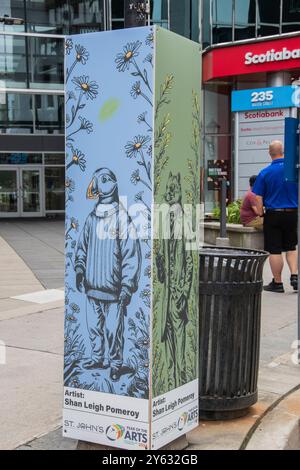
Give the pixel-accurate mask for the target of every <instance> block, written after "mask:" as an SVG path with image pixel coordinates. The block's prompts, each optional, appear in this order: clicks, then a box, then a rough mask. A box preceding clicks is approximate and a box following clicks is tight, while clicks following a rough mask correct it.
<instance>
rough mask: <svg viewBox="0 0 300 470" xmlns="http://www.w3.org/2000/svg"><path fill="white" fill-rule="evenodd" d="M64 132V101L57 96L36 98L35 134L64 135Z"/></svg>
mask: <svg viewBox="0 0 300 470" xmlns="http://www.w3.org/2000/svg"><path fill="white" fill-rule="evenodd" d="M63 132H64V99H63V96H59V95H58V96H57V95H36V96H35V133H36V134H62V133H63Z"/></svg>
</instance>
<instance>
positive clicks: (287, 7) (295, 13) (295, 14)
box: [282, 0, 300, 33]
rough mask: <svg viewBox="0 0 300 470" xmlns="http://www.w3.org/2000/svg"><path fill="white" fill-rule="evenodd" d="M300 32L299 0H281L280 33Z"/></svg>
mask: <svg viewBox="0 0 300 470" xmlns="http://www.w3.org/2000/svg"><path fill="white" fill-rule="evenodd" d="M299 30H300V0H283V9H282V32H283V33H290V32H292V31H299Z"/></svg>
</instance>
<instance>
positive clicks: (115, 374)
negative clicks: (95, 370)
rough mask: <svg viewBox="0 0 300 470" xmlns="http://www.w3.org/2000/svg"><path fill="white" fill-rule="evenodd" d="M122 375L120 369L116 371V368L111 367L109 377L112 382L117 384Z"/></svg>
mask: <svg viewBox="0 0 300 470" xmlns="http://www.w3.org/2000/svg"><path fill="white" fill-rule="evenodd" d="M122 375H123V371H122V367H120V368H119V369H117V368H116V367H112V368H111V369H110V374H109V376H110V379H111V380H112V381H113V382H118V380H120V378H121V376H122Z"/></svg>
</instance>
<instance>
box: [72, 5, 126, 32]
mask: <svg viewBox="0 0 300 470" xmlns="http://www.w3.org/2000/svg"><path fill="white" fill-rule="evenodd" d="M104 2H105V0H79V1H78V0H69V2H68V3H69V14H68V20H69V24H70V34H81V33H91V32H94V31H103V30H104V29H105V17H104V10H105V9H104ZM107 3H108V2H107ZM119 3H121V4H123V2H119Z"/></svg>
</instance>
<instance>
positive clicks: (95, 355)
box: [86, 297, 126, 369]
mask: <svg viewBox="0 0 300 470" xmlns="http://www.w3.org/2000/svg"><path fill="white" fill-rule="evenodd" d="M125 315H126V308H125V307H123V306H122V305H120V304H119V303H118V302H107V301H103V300H98V299H95V298H93V297H87V315H86V316H87V327H88V332H89V336H90V342H91V348H92V351H91V358H92V361H93V362H109V364H110V366H111V367H114V368H117V369H118V368H120V367H121V366H122V364H123V350H124V316H125Z"/></svg>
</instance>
